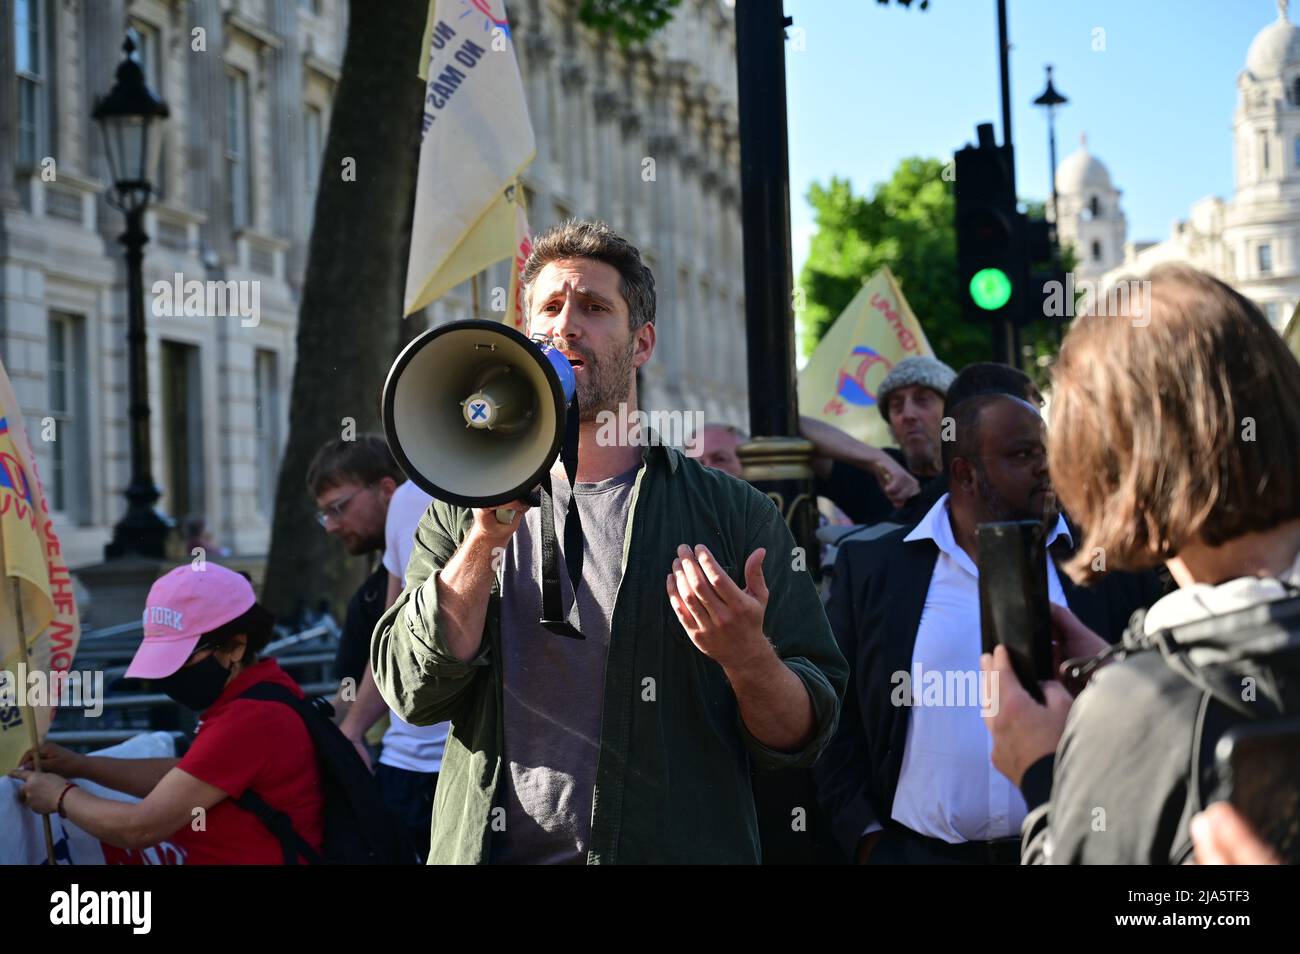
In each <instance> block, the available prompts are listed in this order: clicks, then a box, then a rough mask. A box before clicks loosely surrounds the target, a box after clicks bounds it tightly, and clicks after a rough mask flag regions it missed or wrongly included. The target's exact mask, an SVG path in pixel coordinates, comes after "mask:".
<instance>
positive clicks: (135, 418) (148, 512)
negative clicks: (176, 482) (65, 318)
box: [104, 206, 169, 560]
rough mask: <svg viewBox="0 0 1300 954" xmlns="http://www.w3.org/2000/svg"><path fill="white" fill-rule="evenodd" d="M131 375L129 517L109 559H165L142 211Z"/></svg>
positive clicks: (129, 275) (130, 256)
mask: <svg viewBox="0 0 1300 954" xmlns="http://www.w3.org/2000/svg"><path fill="white" fill-rule="evenodd" d="M118 241H120V242H121V243H122V244H123V245H124V246H125V247H126V287H127V322H128V325H127V335H126V342H127V374H128V382H127V386H128V388H129V399H128V400H129V415H130V435H131V481H130V483H129V484H128V485H127V488H126V501H127V507H126V515H125V516H124V517H123V518H122V519H121V521H120V522H119V523H118V524H117V526H116V527H114V528H113V540H112V542H111V543H109V544H108V545H107V546H106V547H105V548H104V557H105V559H110V560H111V559H114V558H117V557H122V556H127V555H135V556H144V557H154V558H157V559H161V558H162V557H163V553H164V546H165V543H166V538H167V531H168V529H169V525H168V523H167V521H166V520H165V519H164V518H163V517H162V516H161V515H159V513H158V512H157V511H156V510H155V509H154V504H155V503H157V501H158V498H159V497H160V496H162V494H161V492H160V491H159V490H158V485H157V484H155V483H154V479H153V462H152V457H153V455H152V451H151V444H150V438H149V364H148V352H147V348H146V346H147V343H148V337H147V335H146V334H145V328H144V247H145V245H146V244H148V242H149V236H148V235H147V234H146V233H145V230H144V207H143V206H140V207H139V208H132V209H127V210H126V231H125V232H123V233H122V234H121V235H120V236H118Z"/></svg>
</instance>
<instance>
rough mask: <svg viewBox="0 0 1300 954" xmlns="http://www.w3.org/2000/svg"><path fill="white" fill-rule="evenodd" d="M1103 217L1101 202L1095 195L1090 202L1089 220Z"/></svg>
mask: <svg viewBox="0 0 1300 954" xmlns="http://www.w3.org/2000/svg"><path fill="white" fill-rule="evenodd" d="M1100 215H1101V200H1100V199H1098V198H1097V197H1096V196H1095V195H1094V196H1093V197H1092V198H1091V199H1089V200H1088V218H1090V219H1095V218H1097V217H1098V216H1100Z"/></svg>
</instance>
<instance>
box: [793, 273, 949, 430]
mask: <svg viewBox="0 0 1300 954" xmlns="http://www.w3.org/2000/svg"><path fill="white" fill-rule="evenodd" d="M933 354H934V351H933V350H931V348H930V342H929V341H928V340H927V339H926V337H925V332H924V331H923V330H922V329H921V323H920V322H919V321H917V320H916V315H914V314H912V309H911V307H910V306H909V305H908V304H907V299H906V298H904V297H903V293H902V291H900V290H899V287H898V283H897V282H896V281H894V276H893V274H892V273H891V272H890V271H889V269H888V268H887V267H886V268H881V269H880V271H878V272H876V274H874V275H872V276H871V280H870V281H869V282H867V283H866V284H865V285H863V286H862V289H861V290H860V291H859V292H858V294H857V295H856V297H854V299H853V301H851V302H849V306H848V307H847V308H845V309H844V311H843V312H841V313H840V316H839V317H838V318H836V319H835V323H834V324H833V325H831V327H830V329H829V330H828V331H827V332H826V336H825V337H824V338H822V340H821V342H820V343H819V344H818V345H817V350H816V351H814V352H813V355H812V358H811V359H810V360H809V361H808V364H807V365H806V366H805V367H804V369H803V371H801V372H800V373H799V413H800V414H806V415H808V416H809V417H814V418H816V419H817V420H819V421H825V422H826V423H828V424H834V425H835V426H836V427H838V428H839V429H840V430H842V431H846V432H848V433H849V434H851V435H853V436H854V437H856V438H857V439H858V440H860V441H862V442H863V443H866V444H871V445H872V446H873V447H883V446H886V445H890V444H893V443H894V439H893V437H892V436H891V435H890V433H889V426H888V425H887V424H886V423H885V419H884V418H883V417H881V415H880V411H879V409H878V408H877V406H876V391H877V389H878V388H879V387H880V382H881V381H882V380H884V377H885V375H886V374H888V373H889V371H890V369H891V368H893V366H894V365H895V364H897V363H898V362H899V361H902V360H903V359H904V358H910V357H914V356H917V355H933Z"/></svg>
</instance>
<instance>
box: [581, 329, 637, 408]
mask: <svg viewBox="0 0 1300 954" xmlns="http://www.w3.org/2000/svg"><path fill="white" fill-rule="evenodd" d="M634 346H635V339H634V338H632V336H631V335H629V336H628V341H627V347H626V348H622V349H620V348H618V347H617V346H615V347H614V348H611V349H610V353H609V354H606V355H601V356H600V357H599V358H598V357H596V355H594V354H592V353H591V352H590V351H586V350H574V351H573V352H572V353H573V354H575V355H576V356H577V357H579V358H581V359H582V363H583V368H584V371H583V373H582V374H580V375H578V376H577V383H578V411H579V414H578V420H579V421H581V422H582V423H584V424H592V423H595V421H596V415H597V414H599V413H600V412H601V411H617V410H618V406H619V405H620V404H626V403H627V398H628V391H629V390H630V388H631V383H632V367H633V364H632V352H633V350H634Z"/></svg>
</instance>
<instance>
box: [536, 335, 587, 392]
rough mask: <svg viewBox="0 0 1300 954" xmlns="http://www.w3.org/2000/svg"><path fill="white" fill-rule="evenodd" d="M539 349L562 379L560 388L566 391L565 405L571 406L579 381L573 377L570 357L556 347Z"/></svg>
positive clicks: (540, 345)
mask: <svg viewBox="0 0 1300 954" xmlns="http://www.w3.org/2000/svg"><path fill="white" fill-rule="evenodd" d="M538 347H539V348H541V349H542V354H543V355H545V356H546V360H548V361H550V362H551V367H553V368H554V369H555V373H556V374H557V375H559V377H560V387H561V389H563V391H564V403H565V404H566V405H568V404H570V403H571V402H572V401H573V395H574V392H575V391H577V389H578V381H577V379H576V378H575V377H574V376H573V365H571V364H569V359H568V357H566V356H565V353H564V352H563V351H561V350H560V349H559V348H557V347H555V345H551V344H539V345H538Z"/></svg>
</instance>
